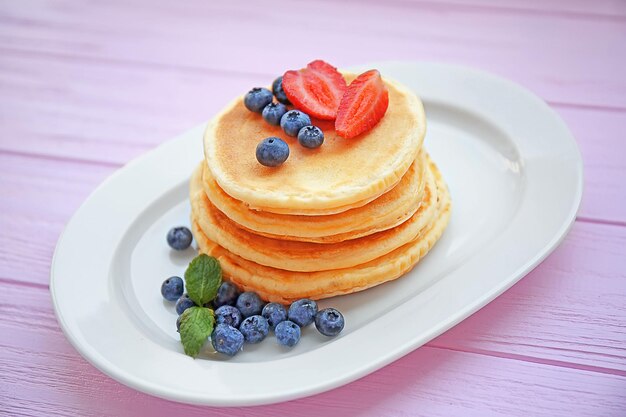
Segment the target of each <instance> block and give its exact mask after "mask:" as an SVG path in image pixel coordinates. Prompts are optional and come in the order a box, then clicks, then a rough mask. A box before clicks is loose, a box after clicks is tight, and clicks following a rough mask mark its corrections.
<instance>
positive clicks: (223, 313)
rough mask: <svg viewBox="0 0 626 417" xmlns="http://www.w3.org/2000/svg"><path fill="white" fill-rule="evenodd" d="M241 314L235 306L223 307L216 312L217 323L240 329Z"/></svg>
mask: <svg viewBox="0 0 626 417" xmlns="http://www.w3.org/2000/svg"><path fill="white" fill-rule="evenodd" d="M241 320H243V317H241V312H240V311H239V309H238V308H237V307H235V306H229V305H225V306H221V307H219V308H218V309H217V310H215V322H216V323H217V324H222V323H224V324H228V325H229V326H233V327H239V325H240V324H241Z"/></svg>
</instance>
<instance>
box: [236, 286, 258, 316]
mask: <svg viewBox="0 0 626 417" xmlns="http://www.w3.org/2000/svg"><path fill="white" fill-rule="evenodd" d="M264 304H265V303H263V300H261V298H260V297H259V296H258V294H257V293H255V292H252V291H246V292H243V293H241V295H239V298H237V304H236V305H237V308H238V309H239V311H240V312H241V315H242V316H244V317H250V316H254V315H256V314H261V311H262V310H263V305H264Z"/></svg>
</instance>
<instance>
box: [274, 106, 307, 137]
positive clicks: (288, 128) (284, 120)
mask: <svg viewBox="0 0 626 417" xmlns="http://www.w3.org/2000/svg"><path fill="white" fill-rule="evenodd" d="M310 124H311V118H310V117H309V115H308V114H306V113H303V112H301V111H299V110H289V111H288V112H287V113H285V114H283V117H281V119H280V127H282V128H283V130H284V131H285V133H286V134H288V135H289V136H297V135H298V132H299V131H300V129H302V128H303V127H304V126H308V125H310Z"/></svg>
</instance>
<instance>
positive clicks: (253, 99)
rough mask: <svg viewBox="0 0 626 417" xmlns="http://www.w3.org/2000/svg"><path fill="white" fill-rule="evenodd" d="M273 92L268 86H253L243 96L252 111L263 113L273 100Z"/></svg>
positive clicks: (244, 102)
mask: <svg viewBox="0 0 626 417" xmlns="http://www.w3.org/2000/svg"><path fill="white" fill-rule="evenodd" d="M272 98H273V96H272V92H271V91H270V90H268V89H267V88H259V87H256V88H253V89H252V90H250V91H248V94H246V95H245V96H244V98H243V104H244V105H245V106H246V108H247V109H248V110H250V111H253V112H255V113H261V112H262V111H263V108H265V106H267V105H268V104H270V103H271V102H272Z"/></svg>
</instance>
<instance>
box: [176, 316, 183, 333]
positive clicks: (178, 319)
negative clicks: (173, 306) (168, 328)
mask: <svg viewBox="0 0 626 417" xmlns="http://www.w3.org/2000/svg"><path fill="white" fill-rule="evenodd" d="M182 318H183V316H178V317H177V318H176V331H177V332H178V333H180V320H181V319H182Z"/></svg>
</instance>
